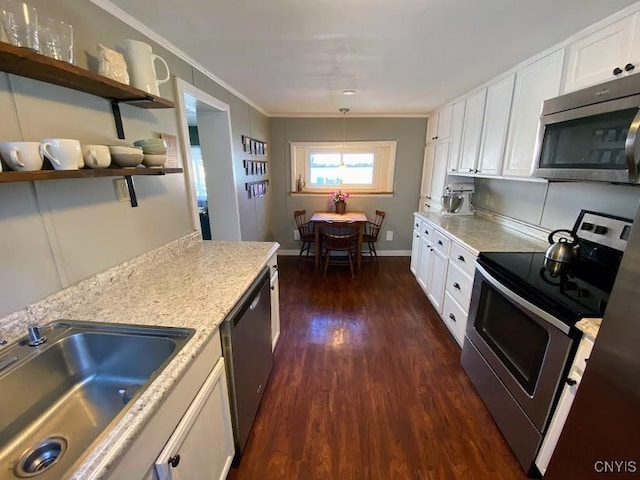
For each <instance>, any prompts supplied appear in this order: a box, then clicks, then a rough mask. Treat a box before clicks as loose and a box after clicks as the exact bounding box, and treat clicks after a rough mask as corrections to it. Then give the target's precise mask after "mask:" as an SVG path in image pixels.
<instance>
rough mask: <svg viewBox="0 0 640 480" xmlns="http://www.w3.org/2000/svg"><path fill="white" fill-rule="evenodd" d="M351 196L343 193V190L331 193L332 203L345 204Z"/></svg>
mask: <svg viewBox="0 0 640 480" xmlns="http://www.w3.org/2000/svg"><path fill="white" fill-rule="evenodd" d="M350 196H351V194H350V193H349V192H343V191H342V190H338V191H337V192H331V197H330V198H331V201H332V202H333V203H340V202H342V203H345V202H346V201H347V198H349V197H350Z"/></svg>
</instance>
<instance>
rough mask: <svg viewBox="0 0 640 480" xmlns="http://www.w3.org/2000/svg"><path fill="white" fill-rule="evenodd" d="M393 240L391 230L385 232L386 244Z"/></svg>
mask: <svg viewBox="0 0 640 480" xmlns="http://www.w3.org/2000/svg"><path fill="white" fill-rule="evenodd" d="M392 240H393V230H387V242H390V241H392Z"/></svg>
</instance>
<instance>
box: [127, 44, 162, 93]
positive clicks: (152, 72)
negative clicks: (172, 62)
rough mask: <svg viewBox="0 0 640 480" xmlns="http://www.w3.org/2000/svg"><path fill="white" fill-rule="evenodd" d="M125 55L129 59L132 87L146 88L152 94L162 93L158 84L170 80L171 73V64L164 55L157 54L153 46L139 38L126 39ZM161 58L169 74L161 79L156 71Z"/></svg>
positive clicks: (128, 65)
mask: <svg viewBox="0 0 640 480" xmlns="http://www.w3.org/2000/svg"><path fill="white" fill-rule="evenodd" d="M123 46H124V57H125V59H126V61H127V67H128V70H129V77H130V80H131V81H130V83H129V84H130V85H131V86H132V87H136V88H139V89H140V90H144V91H145V92H148V93H150V94H152V95H160V90H159V89H158V85H162V84H163V83H165V82H168V81H169V78H170V77H171V73H170V72H169V66H168V65H167V62H165V61H164V60H163V59H162V57H159V56H158V55H155V54H154V53H153V52H152V51H151V47H150V46H149V45H148V44H146V43H144V42H139V41H137V40H124V41H123ZM156 60H160V62H161V63H162V64H163V65H164V68H165V70H166V71H167V75H166V77H165V78H162V79H159V78H158V74H157V73H156V67H155V63H154V62H155V61H156Z"/></svg>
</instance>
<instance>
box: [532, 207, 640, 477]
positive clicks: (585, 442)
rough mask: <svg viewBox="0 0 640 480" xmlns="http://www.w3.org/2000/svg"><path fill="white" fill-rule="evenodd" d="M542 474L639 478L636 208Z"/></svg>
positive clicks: (639, 249) (639, 219)
mask: <svg viewBox="0 0 640 480" xmlns="http://www.w3.org/2000/svg"><path fill="white" fill-rule="evenodd" d="M544 478H545V480H571V479H576V480H577V479H580V480H588V479H592V478H593V479H608V478H611V479H618V478H620V479H625V478H640V210H639V211H638V213H636V218H635V221H634V227H633V229H632V231H631V236H630V239H629V243H628V244H627V248H626V250H625V253H624V256H623V258H622V264H621V265H620V269H619V271H618V275H617V277H616V281H615V284H614V287H613V291H612V292H611V296H610V297H609V304H608V305H607V308H606V310H605V313H604V318H603V320H602V327H601V328H600V332H599V334H598V337H597V338H596V341H595V346H594V349H593V352H592V354H591V357H590V358H589V360H588V362H587V368H586V371H585V374H584V377H583V378H582V382H581V384H580V388H579V390H578V392H577V395H576V398H575V401H574V403H573V406H572V408H571V411H570V413H569V417H568V418H567V422H566V423H565V426H564V429H563V430H562V434H561V436H560V439H559V441H558V445H557V447H556V449H555V451H554V453H553V456H552V457H551V462H550V463H549V467H548V469H547V472H546V475H545V477H544Z"/></svg>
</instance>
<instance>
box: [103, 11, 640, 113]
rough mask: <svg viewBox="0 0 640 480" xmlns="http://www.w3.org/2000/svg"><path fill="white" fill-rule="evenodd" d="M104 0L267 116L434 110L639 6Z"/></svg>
mask: <svg viewBox="0 0 640 480" xmlns="http://www.w3.org/2000/svg"><path fill="white" fill-rule="evenodd" d="M111 1H112V3H113V4H114V5H116V6H117V7H119V8H121V9H122V10H124V11H125V12H126V13H128V14H129V15H131V16H132V17H134V18H136V19H137V20H139V21H140V22H141V23H143V24H144V25H146V26H147V27H149V28H150V29H151V30H153V31H154V32H156V33H158V34H159V35H161V36H162V37H164V38H165V39H167V40H168V41H169V42H171V43H172V44H173V45H175V46H176V47H177V48H178V49H180V50H182V51H183V52H185V53H186V54H187V55H189V56H190V57H192V58H194V59H195V60H196V61H197V62H198V63H200V64H201V65H203V66H204V67H205V68H206V69H207V70H209V71H210V72H212V73H214V74H215V75H216V76H217V77H218V78H220V79H221V80H223V81H224V82H225V83H227V84H228V85H230V86H232V87H233V88H234V89H235V90H237V91H239V92H240V93H242V94H243V95H244V96H245V97H247V98H248V99H250V101H251V102H253V103H254V104H256V105H257V106H259V107H260V108H261V109H262V110H263V111H266V112H267V113H268V114H270V115H283V114H285V115H286V114H317V115H321V114H331V115H334V114H336V113H337V111H338V109H339V108H340V107H349V108H351V111H352V114H423V113H426V112H430V111H432V110H433V109H435V108H436V107H438V106H440V105H442V104H443V103H445V102H447V101H449V100H451V99H453V98H455V97H456V96H459V95H461V94H463V93H465V92H466V91H468V90H470V89H472V88H473V87H475V86H477V85H479V84H480V83H482V82H485V81H487V80H489V79H490V78H491V77H493V76H495V75H497V74H499V73H501V72H503V71H505V70H507V69H509V68H511V67H512V66H514V65H515V64H517V63H519V62H520V61H522V60H524V59H526V58H528V57H529V56H531V55H534V54H536V53H538V52H540V51H542V50H544V49H546V48H548V47H550V46H552V45H554V44H555V43H558V42H559V41H562V40H564V39H565V38H567V37H568V36H570V35H571V34H573V33H575V32H577V31H578V30H580V29H582V28H584V27H586V26H588V25H590V24H592V23H594V22H596V21H597V20H599V19H601V18H603V17H605V16H607V15H608V14H610V13H613V12H615V11H618V10H620V9H622V8H623V7H625V6H627V5H630V4H632V3H634V0H519V1H518V0H396V1H389V0H316V1H312V0H269V1H259V0H253V1H252V0H219V1H211V0H180V1H177V0H165V1H162V2H149V1H148V0H111ZM96 3H104V2H96ZM344 89H355V90H356V91H357V93H356V95H354V96H352V97H345V96H343V95H342V94H341V92H342V90H344Z"/></svg>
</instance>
